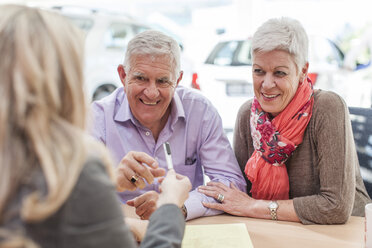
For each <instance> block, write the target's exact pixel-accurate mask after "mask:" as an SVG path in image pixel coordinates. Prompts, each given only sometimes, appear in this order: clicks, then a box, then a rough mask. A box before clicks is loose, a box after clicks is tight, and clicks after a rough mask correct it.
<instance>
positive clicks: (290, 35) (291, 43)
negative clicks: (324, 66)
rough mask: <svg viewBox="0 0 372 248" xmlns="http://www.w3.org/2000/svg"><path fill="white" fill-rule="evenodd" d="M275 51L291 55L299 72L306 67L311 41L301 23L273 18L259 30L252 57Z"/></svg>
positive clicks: (253, 44)
mask: <svg viewBox="0 0 372 248" xmlns="http://www.w3.org/2000/svg"><path fill="white" fill-rule="evenodd" d="M273 50H283V51H286V52H288V53H290V54H291V55H292V56H293V58H294V62H295V63H296V66H297V69H298V70H300V69H301V68H302V67H303V66H305V64H306V63H307V62H308V50H309V39H308V37H307V34H306V31H305V29H304V28H303V26H302V25H301V23H300V22H299V21H297V20H295V19H291V18H288V17H281V18H272V19H269V20H268V21H266V22H265V23H264V24H262V25H261V26H260V27H259V28H258V29H257V31H256V32H255V33H254V35H253V38H252V56H254V53H256V52H260V51H263V52H269V51H273Z"/></svg>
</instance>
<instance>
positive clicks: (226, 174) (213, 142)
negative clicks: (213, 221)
mask: <svg viewBox="0 0 372 248" xmlns="http://www.w3.org/2000/svg"><path fill="white" fill-rule="evenodd" d="M208 110H209V111H208V114H206V115H204V116H203V119H202V128H201V134H200V137H201V142H200V148H199V159H200V162H201V164H202V165H203V167H204V173H205V175H207V176H208V177H209V178H210V179H211V181H218V182H221V183H223V184H225V185H227V186H229V185H230V182H232V183H234V184H235V185H236V186H237V187H238V188H239V189H240V190H241V191H243V192H246V182H245V179H244V177H243V175H242V173H241V171H240V168H239V165H238V162H237V160H236V158H235V155H234V152H233V150H232V148H231V145H230V142H229V141H228V139H227V137H226V135H225V133H224V130H223V127H222V120H221V118H220V116H219V115H218V113H217V111H216V109H215V108H214V107H210V108H209V109H208ZM216 198H217V196H215V197H214V198H213V197H208V196H206V195H204V194H202V193H200V192H198V191H197V189H195V190H193V191H192V192H190V196H189V199H188V200H187V201H186V202H185V206H186V208H187V212H188V213H187V220H190V219H194V218H197V217H200V216H209V215H216V214H220V213H221V211H218V210H213V209H208V208H205V207H204V206H203V204H202V202H213V203H214V202H216Z"/></svg>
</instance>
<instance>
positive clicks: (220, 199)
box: [217, 194, 225, 203]
mask: <svg viewBox="0 0 372 248" xmlns="http://www.w3.org/2000/svg"><path fill="white" fill-rule="evenodd" d="M223 200H225V196H224V195H223V194H218V195H217V201H218V202H219V203H222V202H223Z"/></svg>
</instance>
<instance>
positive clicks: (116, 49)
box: [52, 6, 192, 101]
mask: <svg viewBox="0 0 372 248" xmlns="http://www.w3.org/2000/svg"><path fill="white" fill-rule="evenodd" d="M52 9H53V10H54V11H57V12H59V13H60V14H62V15H63V16H65V17H67V18H68V19H69V20H70V21H71V22H72V23H73V24H75V25H76V26H78V27H79V28H81V29H82V30H83V31H84V32H85V34H86V37H85V73H84V76H85V84H84V85H85V90H86V95H87V98H88V100H89V101H94V100H99V99H101V98H103V97H105V96H107V95H109V94H110V93H111V92H112V91H114V90H115V89H116V88H117V87H120V86H121V85H122V84H121V81H120V78H119V76H118V73H117V70H116V69H117V66H118V65H119V64H121V63H123V61H124V56H125V51H126V46H127V44H128V42H129V41H130V40H131V39H132V38H133V37H134V36H135V35H136V34H139V33H141V32H143V31H145V30H149V29H156V30H159V29H160V27H153V26H151V25H150V24H147V23H144V22H141V21H138V20H136V19H134V18H132V17H130V16H128V15H125V14H123V13H113V12H110V11H105V10H102V9H90V8H86V7H76V6H53V7H52ZM160 31H162V32H164V33H167V34H168V35H170V36H172V37H174V38H175V39H176V40H177V42H178V43H179V44H180V47H181V48H182V47H183V44H182V41H181V40H180V39H179V37H177V36H175V35H173V34H172V33H171V32H167V30H165V29H164V28H161V30H160ZM191 63H192V62H191V61H190V60H187V59H186V58H185V57H183V56H182V55H181V65H183V67H182V68H185V67H186V68H187V69H188V71H190V72H188V71H185V72H184V77H183V78H184V79H183V81H184V82H186V81H188V82H190V81H191V74H190V73H191V69H189V68H192V65H191Z"/></svg>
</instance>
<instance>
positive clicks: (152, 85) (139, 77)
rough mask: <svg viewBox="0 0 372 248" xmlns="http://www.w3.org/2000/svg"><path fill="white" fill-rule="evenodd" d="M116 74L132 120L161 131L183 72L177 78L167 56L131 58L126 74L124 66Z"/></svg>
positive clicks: (134, 56) (136, 56) (135, 56)
mask: <svg viewBox="0 0 372 248" xmlns="http://www.w3.org/2000/svg"><path fill="white" fill-rule="evenodd" d="M118 72H119V76H120V79H121V81H122V83H123V85H124V90H125V92H126V94H127V98H128V102H129V106H130V109H131V111H132V114H133V115H134V117H135V118H136V119H137V120H138V121H139V122H140V123H141V124H142V125H143V126H145V127H147V128H149V129H150V130H152V131H154V130H157V129H159V128H160V129H162V128H163V127H164V125H165V123H166V122H167V119H168V116H169V113H170V106H169V105H170V102H171V100H172V98H173V95H174V92H175V89H176V87H177V85H178V83H179V81H180V80H181V78H182V73H181V75H180V77H179V78H176V76H175V75H174V73H173V72H174V70H173V68H172V65H171V62H170V59H169V58H168V57H167V56H157V57H154V56H151V55H133V56H132V59H131V61H130V68H129V72H126V71H125V69H124V67H123V66H119V67H118Z"/></svg>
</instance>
